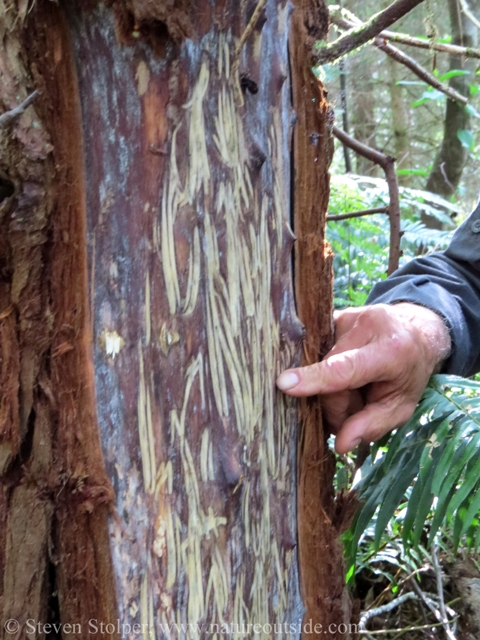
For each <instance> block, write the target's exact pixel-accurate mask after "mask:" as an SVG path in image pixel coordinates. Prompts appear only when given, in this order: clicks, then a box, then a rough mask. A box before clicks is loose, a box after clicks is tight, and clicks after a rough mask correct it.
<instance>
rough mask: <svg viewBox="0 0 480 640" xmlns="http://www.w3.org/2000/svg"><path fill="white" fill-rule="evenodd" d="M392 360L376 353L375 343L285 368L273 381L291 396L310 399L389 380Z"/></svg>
mask: <svg viewBox="0 0 480 640" xmlns="http://www.w3.org/2000/svg"><path fill="white" fill-rule="evenodd" d="M394 366H395V358H392V357H391V356H390V355H386V354H384V353H382V351H381V350H380V351H379V348H378V344H374V343H371V344H367V345H365V346H364V347H360V348H359V349H350V350H349V351H344V352H343V353H338V354H336V355H333V356H331V357H329V358H327V359H326V360H323V361H322V362H317V363H315V364H312V365H309V366H307V367H299V368H297V369H287V370H286V371H284V372H283V373H282V374H280V376H279V377H278V378H277V386H278V388H279V389H281V390H282V391H284V392H285V393H288V395H291V396H313V395H316V394H317V393H322V394H324V393H336V392H338V391H344V390H346V389H358V388H360V387H363V386H365V385H366V384H368V383H369V382H380V381H385V380H391V379H392V378H393V377H394Z"/></svg>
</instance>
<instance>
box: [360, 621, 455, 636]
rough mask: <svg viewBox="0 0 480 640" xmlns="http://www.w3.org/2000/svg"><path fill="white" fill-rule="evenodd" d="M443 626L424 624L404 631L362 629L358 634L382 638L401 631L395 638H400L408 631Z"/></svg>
mask: <svg viewBox="0 0 480 640" xmlns="http://www.w3.org/2000/svg"><path fill="white" fill-rule="evenodd" d="M441 626H443V623H442V622H432V624H422V625H419V626H413V627H405V628H404V629H378V630H377V631H366V632H365V631H362V629H359V630H358V633H359V634H360V635H365V634H366V633H368V634H370V635H372V636H381V635H386V634H387V633H395V631H400V634H399V635H398V636H395V638H400V637H401V636H402V635H403V634H404V633H407V631H421V630H422V629H433V628H434V627H441Z"/></svg>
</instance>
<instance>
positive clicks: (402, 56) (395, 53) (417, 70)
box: [373, 38, 468, 104]
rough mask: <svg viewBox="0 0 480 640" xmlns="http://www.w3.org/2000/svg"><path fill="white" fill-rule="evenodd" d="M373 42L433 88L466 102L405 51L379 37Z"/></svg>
mask: <svg viewBox="0 0 480 640" xmlns="http://www.w3.org/2000/svg"><path fill="white" fill-rule="evenodd" d="M373 43H374V45H375V46H376V47H377V49H380V51H383V52H384V53H386V54H387V55H388V56H390V57H391V58H392V59H393V60H396V61H397V62H399V63H400V64H403V66H404V67H407V68H408V69H410V71H413V73H414V74H415V75H416V76H418V77H419V78H420V79H421V80H423V81H424V82H426V83H427V84H429V85H430V86H431V87H433V88H434V89H437V90H438V91H441V92H442V93H444V94H445V95H446V96H448V97H449V98H450V99H451V100H456V101H457V102H461V103H462V104H467V103H468V98H466V97H465V96H462V94H461V93H458V91H455V89H452V87H449V86H448V85H446V84H444V83H443V82H440V80H438V79H437V78H436V77H435V76H434V75H433V73H430V71H427V70H426V69H425V68H424V67H422V66H421V65H420V64H418V62H417V61H416V60H414V59H413V58H411V57H410V56H407V54H406V53H404V52H403V51H401V50H400V49H398V48H397V47H395V46H394V45H393V44H390V43H388V42H385V40H383V39H381V38H375V40H374V41H373Z"/></svg>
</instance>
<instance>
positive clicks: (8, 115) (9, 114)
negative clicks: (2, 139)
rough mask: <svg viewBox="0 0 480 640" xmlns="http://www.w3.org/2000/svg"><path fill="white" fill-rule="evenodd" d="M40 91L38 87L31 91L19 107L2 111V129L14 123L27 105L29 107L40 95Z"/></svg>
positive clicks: (0, 125)
mask: <svg viewBox="0 0 480 640" xmlns="http://www.w3.org/2000/svg"><path fill="white" fill-rule="evenodd" d="M38 94H39V91H38V90H37V89H36V90H35V91H34V92H33V93H31V94H30V95H29V96H28V97H27V98H25V100H24V101H23V102H21V103H20V104H19V105H18V106H17V107H14V108H13V109H10V111H6V112H5V113H2V115H1V116H0V129H6V128H7V127H8V126H10V125H11V124H12V122H14V121H15V120H16V119H17V118H19V117H20V116H21V115H22V113H23V112H24V111H25V109H26V108H27V107H29V106H30V105H31V104H32V102H33V101H34V100H35V98H36V97H37V96H38Z"/></svg>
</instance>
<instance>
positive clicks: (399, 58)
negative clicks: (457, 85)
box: [333, 11, 480, 104]
mask: <svg viewBox="0 0 480 640" xmlns="http://www.w3.org/2000/svg"><path fill="white" fill-rule="evenodd" d="M348 15H349V18H350V19H349V18H343V17H342V18H337V17H335V16H336V12H335V11H334V18H333V21H334V22H335V24H337V25H338V26H340V27H343V28H347V29H350V28H358V27H359V26H360V25H361V24H363V23H361V22H360V21H359V20H358V18H357V17H356V16H354V15H353V14H352V13H351V12H348ZM385 33H389V32H384V31H382V33H380V34H379V36H378V37H377V38H375V39H374V41H373V44H374V45H375V46H376V47H377V48H378V49H380V50H381V51H383V52H384V53H386V54H387V55H388V56H390V57H391V58H392V59H393V60H395V61H396V62H399V63H400V64H402V65H403V66H404V67H407V69H410V71H412V72H413V73H414V74H415V75H416V76H417V77H418V78H420V79H421V80H423V81H424V82H426V83H427V84H429V85H430V86H431V87H433V88H434V89H437V90H438V91H441V92H442V93H444V94H445V95H446V96H448V97H449V98H451V99H452V100H457V101H458V102H461V103H462V104H467V103H468V98H466V97H465V96H462V94H461V93H458V91H455V89H452V87H449V86H448V85H447V84H445V83H443V82H440V80H438V78H436V77H435V76H434V75H433V73H430V71H427V70H426V69H425V68H424V67H422V66H421V65H420V64H419V63H418V62H417V61H416V60H415V59H414V58H412V57H411V56H409V55H407V54H406V53H404V52H403V51H401V50H400V49H399V48H398V47H395V46H394V45H392V44H389V43H388V42H386V40H387V39H388V38H386V37H385V35H384V34H385ZM420 42H422V41H420ZM424 44H428V43H424ZM460 48H462V47H460ZM463 48H464V47H463ZM478 57H479V58H480V51H478Z"/></svg>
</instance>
